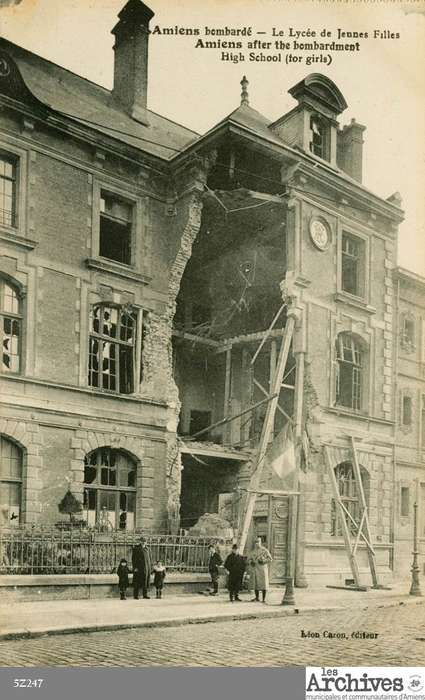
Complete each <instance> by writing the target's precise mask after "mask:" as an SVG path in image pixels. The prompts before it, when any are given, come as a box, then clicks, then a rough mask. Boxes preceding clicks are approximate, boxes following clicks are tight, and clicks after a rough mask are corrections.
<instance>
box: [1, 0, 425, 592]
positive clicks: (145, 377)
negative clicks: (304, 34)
mask: <svg viewBox="0 0 425 700" xmlns="http://www.w3.org/2000/svg"><path fill="white" fill-rule="evenodd" d="M152 15H153V13H152V12H151V11H150V10H149V9H148V8H147V7H146V6H145V5H144V4H143V3H141V2H139V0H130V2H128V3H127V5H126V6H125V7H124V8H123V10H122V11H121V13H120V15H119V20H118V23H117V25H116V26H115V27H114V29H113V34H114V36H115V46H114V51H115V67H114V87H113V90H112V91H111V92H110V91H108V90H106V89H104V88H102V87H100V86H98V85H94V84H93V83H90V82H89V81H87V80H85V79H84V78H81V77H79V76H77V75H75V74H73V73H70V72H69V71H66V70H65V69H63V68H61V67H59V66H56V65H54V64H52V63H50V62H48V61H46V60H45V59H42V58H40V57H38V56H36V55H34V54H31V53H30V52H28V51H26V50H24V49H22V48H20V47H18V46H16V45H15V44H12V43H11V42H8V41H6V40H4V39H1V40H0V100H1V105H2V111H1V117H0V125H1V131H0V196H1V201H0V239H1V258H0V285H1V286H0V299H1V314H2V334H3V362H2V373H1V385H2V391H1V396H2V399H1V401H2V404H1V423H0V433H1V458H2V462H1V465H2V466H1V477H0V478H1V508H0V510H1V513H0V517H1V519H2V526H3V527H12V526H13V525H14V524H15V523H22V524H25V523H31V522H45V523H52V524H53V523H55V522H56V521H57V520H58V518H59V514H58V503H59V502H60V501H61V499H62V498H63V496H64V494H65V493H66V491H67V490H70V491H71V492H72V493H73V494H74V495H75V496H76V497H77V498H78V499H79V500H80V501H81V502H82V503H83V509H84V512H83V515H82V517H83V518H84V520H85V521H86V523H87V524H88V525H89V526H93V525H96V524H98V525H99V524H101V523H102V522H107V523H108V524H109V525H110V526H111V527H112V528H116V529H121V530H134V529H135V528H137V529H143V530H144V531H145V532H166V531H168V532H177V531H178V530H179V528H181V527H183V528H190V527H192V526H194V525H195V524H196V522H197V521H198V519H199V518H200V517H201V516H202V515H204V514H205V513H218V514H220V515H222V516H223V517H225V519H226V520H228V521H230V523H231V525H232V526H233V527H234V529H235V530H236V531H238V529H239V530H240V527H241V523H242V514H243V511H244V507H245V504H246V498H247V493H248V491H249V484H250V483H251V478H252V474H253V472H255V470H256V469H257V468H258V465H257V464H256V454H257V448H258V444H259V441H260V439H261V435H262V431H263V428H264V419H265V417H266V415H267V406H268V403H269V401H270V392H271V387H272V386H273V378H274V376H275V372H276V367H277V363H278V357H279V355H280V349H281V347H282V344H283V343H284V342H285V333H286V332H287V328H288V325H289V324H288V320H289V319H291V318H292V319H294V324H295V330H294V334H293V339H292V342H291V345H290V348H289V353H288V356H287V360H286V367H285V372H284V378H283V382H282V386H281V387H279V390H278V394H279V396H278V407H277V411H276V416H275V418H274V421H273V431H272V438H271V441H270V445H269V450H268V454H267V459H266V460H265V463H264V464H263V465H262V467H261V469H262V478H261V489H262V491H268V494H262V495H261V494H260V495H259V497H258V498H257V502H256V505H255V509H254V516H253V521H252V526H251V533H252V534H255V533H258V534H261V535H262V536H263V537H264V538H266V540H267V542H268V544H269V546H270V548H271V549H272V551H273V554H274V559H275V563H274V569H273V575H274V576H275V577H276V579H280V578H281V577H282V576H284V575H287V574H288V573H289V572H291V570H292V569H291V567H293V571H294V573H296V580H297V582H298V584H299V585H305V583H306V582H307V581H308V580H310V579H314V580H322V581H330V580H332V581H344V580H346V579H347V578H350V569H349V566H348V559H347V547H346V544H344V538H343V535H344V532H343V529H344V528H343V523H342V522H341V517H340V516H339V515H338V512H339V510H338V509H340V508H341V507H342V506H343V507H344V509H345V512H346V513H348V516H347V518H348V523H349V524H348V534H349V536H353V537H356V529H355V527H354V525H353V523H354V524H355V523H356V522H358V521H359V520H360V518H361V515H362V499H363V498H364V499H365V502H366V505H367V515H368V521H369V525H370V541H371V542H373V548H374V553H375V559H376V566H377V570H378V572H379V574H380V576H381V577H382V578H383V579H385V580H387V579H388V578H390V577H391V575H392V573H393V571H394V570H396V571H399V572H400V573H403V571H404V570H405V567H406V566H407V560H408V554H407V553H408V552H409V551H410V542H409V537H410V535H411V523H412V520H411V516H412V509H411V503H412V499H413V498H414V496H413V491H412V489H413V486H412V484H413V483H414V484H416V486H415V488H416V492H415V494H416V495H415V497H417V498H419V499H422V504H421V512H422V515H421V517H422V519H423V517H424V509H425V505H424V504H423V489H424V485H423V484H422V481H424V479H423V477H421V474H422V472H421V469H423V459H422V458H423V453H422V452H421V449H422V447H423V446H424V443H423V428H421V430H422V436H421V437H420V436H419V433H418V434H416V427H415V428H414V427H413V426H412V427H411V429H409V430H408V428H409V425H410V424H408V423H406V422H404V421H405V419H406V420H407V418H408V414H409V410H410V414H409V415H410V416H411V417H412V421H411V422H412V423H413V416H414V415H416V411H419V412H421V413H420V415H421V416H422V418H421V420H422V423H421V425H423V420H424V418H423V416H424V404H423V401H424V399H423V396H422V394H421V390H422V389H421V386H422V384H421V382H423V377H422V374H423V366H422V365H421V364H420V362H423V347H422V344H423V337H422V340H421V341H420V342H419V341H418V340H417V339H418V338H419V335H418V334H419V330H418V329H419V325H418V323H419V321H415V323H414V324H413V325H414V326H415V330H414V331H413V335H414V340H413V341H412V342H411V343H410V344H409V342H407V338H408V337H410V336H411V333H412V331H411V326H412V323H411V316H412V315H415V313H418V312H417V311H415V309H417V308H419V307H418V304H419V306H420V304H421V303H422V307H421V308H422V309H423V282H422V281H421V280H420V279H418V278H417V277H416V276H415V275H412V274H411V273H408V272H405V271H400V270H398V272H397V271H396V270H395V268H396V265H397V260H396V252H397V228H398V225H399V223H400V222H401V221H402V218H403V212H402V210H401V208H400V205H401V200H400V197H399V195H398V194H397V193H396V194H395V195H392V196H391V197H389V198H388V199H382V198H380V197H377V196H376V195H374V194H373V193H371V192H370V191H369V190H367V189H366V188H365V187H364V185H363V184H362V148H363V133H364V130H365V127H364V126H362V125H360V124H358V123H357V122H355V120H352V122H351V123H350V124H349V125H345V126H344V127H341V126H340V124H339V122H338V119H339V117H340V114H341V113H342V112H343V111H344V109H345V108H346V106H347V104H346V102H345V99H344V97H343V95H342V94H341V92H340V90H339V89H338V87H337V86H336V85H335V84H334V83H333V82H332V81H331V80H330V79H329V78H327V77H325V76H323V75H321V74H311V75H309V76H307V77H306V78H305V79H304V80H302V81H301V82H300V83H298V84H297V85H295V86H294V87H293V88H291V89H290V94H291V95H292V96H293V97H294V99H295V100H296V106H295V107H294V109H293V110H291V111H290V112H289V113H288V114H285V115H284V116H282V117H281V118H280V119H278V120H276V121H275V122H271V121H270V120H269V119H267V118H266V117H264V116H263V115H261V114H260V113H259V112H257V111H256V110H255V109H253V108H252V107H251V106H250V104H249V96H248V84H247V81H246V79H243V81H242V95H241V104H240V106H239V107H238V108H237V109H236V110H235V111H234V112H233V113H232V114H230V115H229V116H228V117H226V118H225V119H223V120H222V121H221V122H220V123H219V124H217V125H216V126H215V127H214V128H213V129H211V130H210V131H209V132H208V133H207V134H205V135H203V136H199V135H198V134H196V133H194V132H192V131H190V130H188V129H186V128H184V127H182V126H180V125H177V124H174V123H173V122H170V121H169V120H167V119H165V118H163V117H160V116H158V115H156V114H155V113H153V112H150V111H149V110H148V108H147V60H148V40H149V33H148V27H149V21H150V19H151V18H152ZM421 285H422V286H421ZM418 299H421V300H422V301H421V302H418ZM415 305H416V306H415ZM420 313H422V312H420ZM422 323H423V321H422ZM403 324H404V325H403ZM403 329H404V330H403ZM400 333H401V335H400ZM419 348H421V349H419ZM418 352H422V357H421V358H419V355H418V356H415V358H414V357H413V355H414V353H418ZM400 392H401V393H400ZM400 396H402V398H400ZM409 398H410V400H411V401H410V408H409ZM421 402H422V403H421ZM400 407H401V408H400ZM420 407H421V408H420ZM400 411H401V413H400ZM400 416H401V423H400ZM288 426H290V433H289V428H288ZM288 445H292V446H293V450H294V454H295V455H296V460H295V462H293V466H294V469H293V470H291V463H289V467H288V465H287V464H286V465H285V466H284V467H282V466H281V467H279V469H276V468H275V467H276V461H277V462H279V463H281V462H282V455H283V454H284V453H285V452H286V450H287V448H288ZM353 445H354V446H355V452H356V455H357V458H358V466H359V470H360V471H359V473H360V475H361V483H362V488H361V489H360V490H359V488H358V483H357V482H356V478H355V465H353V459H354V458H353ZM278 472H279V476H278ZM421 479H422V481H421ZM335 484H336V487H335ZM333 488H336V489H337V491H338V494H337V495H338V497H337V498H336V497H335V495H336V492H335V491H333V490H332V489H333ZM406 489H408V490H409V494H408V495H406V493H407V492H406ZM286 493H296V494H297V501H296V503H297V505H296V509H295V510H294V508H292V506H291V502H292V501H290V499H288V496H287V495H285V494H286ZM406 503H407V505H406ZM341 504H342V506H341ZM422 522H423V520H422ZM350 523H351V524H350ZM423 534H424V533H423V532H422V535H423ZM358 539H359V542H358V543H357V544H358V546H357V550H358V566H359V568H360V571H361V572H362V573H365V575H367V576H369V574H368V573H367V572H368V549H369V548H368V545H367V543H366V542H365V538H364V537H361V536H359V538H358ZM403 567H404V568H403Z"/></svg>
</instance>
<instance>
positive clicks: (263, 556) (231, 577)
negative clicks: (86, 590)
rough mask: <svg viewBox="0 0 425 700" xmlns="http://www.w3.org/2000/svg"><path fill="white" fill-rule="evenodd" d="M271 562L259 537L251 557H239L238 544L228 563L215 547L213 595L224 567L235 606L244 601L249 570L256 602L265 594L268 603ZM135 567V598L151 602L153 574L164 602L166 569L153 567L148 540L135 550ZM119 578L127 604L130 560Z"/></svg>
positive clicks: (211, 559) (124, 562)
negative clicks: (243, 595)
mask: <svg viewBox="0 0 425 700" xmlns="http://www.w3.org/2000/svg"><path fill="white" fill-rule="evenodd" d="M271 561H272V557H271V554H270V552H269V551H268V549H266V548H265V547H264V546H263V544H262V542H261V537H257V539H256V540H255V543H254V547H253V549H252V550H251V552H250V553H249V555H248V557H243V556H242V555H241V554H239V552H238V547H237V545H236V544H234V545H233V547H232V551H231V552H230V554H229V555H228V556H227V557H226V559H225V561H224V562H223V559H222V557H221V554H220V551H219V549H218V547H217V546H216V545H214V544H211V545H210V547H209V559H208V571H209V574H210V577H211V583H212V587H213V590H212V591H211V593H210V595H213V596H215V595H217V594H218V583H219V577H220V569H221V567H223V566H224V569H225V570H226V571H227V573H228V582H227V587H228V590H229V599H230V601H231V602H232V603H233V602H234V601H240V600H241V599H240V598H239V593H240V591H241V590H242V587H243V578H244V574H245V571H247V570H248V573H249V584H250V589H251V590H253V591H254V594H255V597H254V598H253V599H252V601H253V602H259V601H260V591H261V594H262V601H263V603H264V602H265V601H266V595H267V590H268V588H269V572H268V565H269V563H270V562H271ZM131 563H132V568H133V598H134V599H135V600H138V599H139V593H140V591H141V592H142V597H143V598H150V596H149V587H150V583H151V576H152V573H153V585H154V587H155V590H156V598H162V592H163V588H164V580H165V576H166V569H165V566H164V565H163V563H162V562H161V561H156V563H155V564H154V565H153V566H152V558H151V554H150V551H149V549H148V547H147V543H146V539H145V538H144V537H142V538H141V539H140V543H139V544H137V545H135V546H134V547H133V552H132V557H131ZM117 575H118V588H119V592H120V598H121V600H125V599H126V597H127V588H128V586H129V568H128V562H127V560H126V559H121V561H120V564H119V566H118V569H117Z"/></svg>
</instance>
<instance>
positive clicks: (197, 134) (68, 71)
mask: <svg viewBox="0 0 425 700" xmlns="http://www.w3.org/2000/svg"><path fill="white" fill-rule="evenodd" d="M1 42H5V43H6V44H11V46H14V47H16V48H17V49H19V50H20V51H23V52H24V53H26V54H28V55H29V56H35V58H36V59H39V60H41V61H44V62H46V63H49V64H50V65H51V66H55V68H59V70H63V71H65V72H66V73H69V74H70V75H72V76H74V77H75V78H78V79H79V80H84V82H86V83H89V84H90V85H94V86H95V87H96V88H99V89H100V90H102V91H103V92H105V93H106V95H107V96H109V97H110V96H111V95H112V90H108V88H106V87H105V86H104V85H100V84H99V83H95V82H94V80H90V78H86V77H85V76H84V75H80V74H79V73H75V72H74V71H72V70H70V69H69V68H65V66H61V65H60V64H59V63H55V62H54V61H51V60H50V59H49V58H44V56H40V55H39V54H37V53H34V51H30V50H29V49H26V48H25V47H24V46H21V45H20V44H15V42H14V41H10V39H7V38H6V37H4V36H0V44H1ZM27 87H28V86H27ZM28 90H29V88H28ZM37 99H38V98H37ZM39 101H40V100H39ZM40 102H41V101H40ZM41 104H45V103H44V102H42V103H41ZM46 106H48V107H50V108H51V109H54V108H53V107H51V106H50V105H46ZM55 111H57V110H55ZM147 112H148V113H150V114H155V116H157V117H160V119H164V120H165V121H167V122H170V124H175V125H176V126H179V127H180V128H182V129H185V131H188V132H189V133H190V134H193V136H200V134H199V133H198V132H197V131H194V130H193V129H190V128H189V127H188V126H185V125H184V124H180V122H177V121H175V120H174V119H170V118H169V117H165V116H164V115H163V114H159V113H158V112H155V111H154V110H153V109H147ZM75 119H78V117H75ZM130 135H131V134H130Z"/></svg>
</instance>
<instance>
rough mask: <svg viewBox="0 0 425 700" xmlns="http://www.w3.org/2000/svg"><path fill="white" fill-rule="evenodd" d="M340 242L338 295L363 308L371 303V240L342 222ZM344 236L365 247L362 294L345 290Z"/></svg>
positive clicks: (338, 252) (339, 233)
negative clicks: (355, 240)
mask: <svg viewBox="0 0 425 700" xmlns="http://www.w3.org/2000/svg"><path fill="white" fill-rule="evenodd" d="M338 229H339V230H338V239H337V240H338V242H337V293H338V295H340V297H342V300H346V301H347V302H348V303H350V302H351V303H353V304H355V305H356V304H357V305H359V306H361V307H362V308H363V307H364V306H365V305H367V304H368V303H369V290H370V238H369V236H368V235H367V234H364V233H362V232H360V231H358V230H357V229H354V228H353V227H352V226H350V225H349V224H348V223H347V222H345V221H344V222H342V223H341V222H340V223H339V227H338ZM344 235H347V236H350V237H352V238H356V239H358V240H359V242H360V243H361V244H362V246H363V262H362V270H361V283H362V290H361V294H352V293H351V292H348V291H346V290H345V289H343V286H342V284H343V259H342V256H343V237H344Z"/></svg>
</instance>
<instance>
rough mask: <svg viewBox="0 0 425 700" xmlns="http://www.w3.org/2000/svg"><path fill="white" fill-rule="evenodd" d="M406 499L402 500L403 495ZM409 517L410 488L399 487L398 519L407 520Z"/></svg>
mask: <svg viewBox="0 0 425 700" xmlns="http://www.w3.org/2000/svg"><path fill="white" fill-rule="evenodd" d="M406 494H407V497H406V498H403V495H406ZM408 517H410V487H409V486H403V485H401V486H400V518H408Z"/></svg>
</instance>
